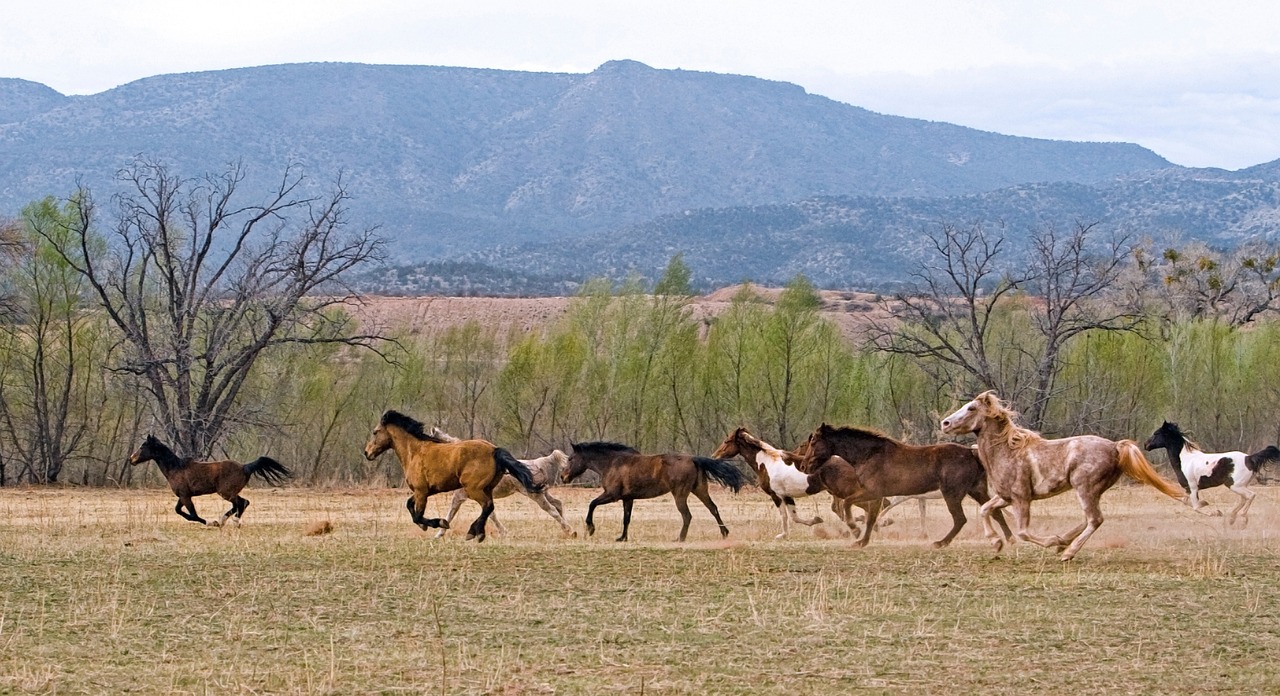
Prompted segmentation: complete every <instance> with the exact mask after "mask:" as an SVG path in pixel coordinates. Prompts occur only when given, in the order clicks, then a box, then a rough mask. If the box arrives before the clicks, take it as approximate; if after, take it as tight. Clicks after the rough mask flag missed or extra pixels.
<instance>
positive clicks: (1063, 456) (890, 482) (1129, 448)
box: [129, 391, 1280, 561]
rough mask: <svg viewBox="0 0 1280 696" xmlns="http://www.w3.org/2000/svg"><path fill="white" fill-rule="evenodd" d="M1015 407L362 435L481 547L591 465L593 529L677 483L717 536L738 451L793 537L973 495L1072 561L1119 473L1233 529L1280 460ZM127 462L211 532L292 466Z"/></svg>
mask: <svg viewBox="0 0 1280 696" xmlns="http://www.w3.org/2000/svg"><path fill="white" fill-rule="evenodd" d="M1016 417H1017V413H1016V412H1014V411H1013V410H1011V409H1010V408H1009V406H1008V405H1007V404H1005V403H1004V402H1002V401H1001V400H1000V398H999V397H998V396H996V394H995V393H994V392H991V391H987V392H984V393H982V394H979V395H978V396H977V397H975V398H974V399H973V400H972V401H969V402H968V403H966V404H964V405H963V406H961V407H960V408H959V409H957V410H956V411H955V412H954V413H952V414H950V415H948V416H946V417H945V418H943V419H942V421H941V429H942V432H943V433H945V434H948V435H964V434H970V433H971V434H973V435H974V436H975V438H976V443H975V444H974V445H972V446H966V445H961V444H956V443H949V442H948V443H938V444H932V445H910V444H906V443H903V442H899V441H898V440H895V439H894V438H892V437H889V436H887V435H884V434H883V433H879V432H876V431H874V430H869V429H864V428H855V427H834V426H831V425H827V424H825V423H824V424H822V425H821V426H819V427H818V428H817V429H816V430H814V431H813V433H812V434H811V435H810V436H809V438H808V439H807V440H806V441H805V442H803V443H801V444H800V446H799V447H797V448H796V449H795V450H790V451H788V450H783V449H779V448H777V447H774V446H773V445H770V444H769V443H767V442H765V441H763V440H761V439H760V438H758V437H756V436H754V435H752V434H751V433H750V432H748V431H747V429H745V428H738V429H736V430H734V431H733V432H732V433H730V434H729V435H728V436H727V437H726V438H725V440H724V442H722V443H721V444H720V446H719V447H717V448H716V450H715V451H714V452H713V453H712V454H711V456H709V457H702V456H695V455H688V454H672V453H667V454H644V453H641V452H638V451H636V450H635V449H633V448H631V447H628V446H626V445H622V444H618V443H614V442H582V443H573V444H571V448H570V449H571V453H570V454H567V455H566V454H565V453H564V452H562V451H560V450H555V451H553V452H552V453H551V454H548V455H546V456H544V457H540V458H538V459H532V460H519V459H516V458H515V457H514V456H513V455H512V454H511V453H510V452H508V451H507V450H505V449H503V448H501V447H497V446H495V445H493V444H492V443H490V442H488V441H486V440H459V439H458V438H455V437H452V436H450V435H448V434H447V433H444V432H442V431H440V430H439V429H438V428H431V429H427V427H426V426H425V425H424V424H423V423H422V422H420V421H417V420H415V419H413V418H411V417H409V416H406V415H404V414H402V413H399V412H397V411H387V412H386V413H384V414H382V417H381V418H380V419H379V421H378V424H377V426H376V427H375V428H374V430H373V434H372V435H371V436H370V437H369V441H368V442H367V443H366V444H365V447H364V455H365V457H366V458H367V459H369V460H374V459H376V458H377V457H378V456H379V455H381V454H382V453H384V452H386V451H387V450H393V451H394V452H395V453H396V456H397V457H398V458H399V460H400V464H401V465H402V467H403V469H404V478H405V482H406V483H407V484H408V486H409V490H410V496H409V498H408V500H407V501H406V502H405V506H406V507H407V508H408V511H409V515H410V518H411V519H412V521H413V523H414V524H416V525H417V526H418V527H420V528H421V529H423V530H431V529H435V530H437V531H436V536H437V537H439V536H441V535H443V534H444V533H445V531H446V530H448V529H449V526H450V523H451V522H452V521H453V518H454V515H456V514H457V512H458V509H459V508H460V507H461V505H462V504H463V503H464V502H465V501H466V500H468V499H470V500H474V501H475V502H477V503H478V504H479V505H480V508H481V510H480V516H479V517H477V518H476V520H475V521H474V522H473V523H472V524H471V526H470V528H469V529H468V532H467V539H476V540H477V541H483V540H484V538H485V528H486V525H487V523H488V522H489V521H492V522H493V523H494V525H495V527H497V528H498V529H499V530H500V531H501V530H502V529H503V528H502V525H501V524H500V523H499V522H498V519H497V517H496V516H495V515H494V500H495V499H498V498H502V497H505V496H508V495H511V494H514V493H517V492H519V493H523V494H524V495H526V496H528V497H529V498H530V499H532V500H533V501H534V502H535V503H536V504H537V505H538V506H539V507H541V508H542V509H543V510H545V511H546V512H547V514H548V515H550V516H551V517H552V518H553V519H555V520H556V522H557V523H559V525H560V527H561V529H562V530H563V532H564V534H565V535H566V536H577V533H576V532H575V531H574V530H573V528H572V527H571V526H570V525H569V523H568V522H567V521H566V520H565V518H564V506H563V504H562V503H561V502H560V501H559V500H557V499H556V498H554V497H553V496H552V495H551V494H550V493H548V491H547V488H548V487H549V486H550V485H551V484H553V483H555V482H556V481H557V479H558V480H559V482H561V483H565V484H567V483H570V482H572V481H573V480H574V479H576V478H578V477H579V476H582V475H583V474H584V473H585V472H586V471H587V470H591V471H594V472H596V474H597V475H599V478H600V485H601V488H602V489H603V491H602V492H601V493H600V495H598V496H596V497H595V498H594V499H593V500H592V501H591V502H590V504H589V505H588V507H587V515H586V529H587V534H589V535H590V534H594V533H595V523H594V521H593V516H594V513H595V510H596V508H597V507H598V506H600V505H605V504H609V503H614V502H619V501H620V502H621V503H622V533H621V535H620V536H619V537H618V539H617V540H618V541H626V539H627V530H628V527H629V526H630V524H631V510H632V505H633V503H634V501H636V500H638V499H645V498H655V497H659V496H663V495H666V494H668V493H669V494H671V496H672V497H673V498H674V499H675V504H676V508H677V509H678V510H679V512H680V516H681V518H682V520H683V523H682V525H681V527H680V535H679V540H680V541H684V540H685V538H686V536H687V534H688V532H689V524H690V522H691V520H692V518H693V516H692V514H691V513H690V511H689V503H688V499H689V496H690V495H693V496H694V497H696V498H697V499H698V500H699V501H700V502H701V503H702V504H703V505H704V506H706V508H707V510H708V511H709V512H710V513H711V516H712V517H714V518H715V520H716V524H717V525H719V528H720V534H721V536H727V535H728V534H729V528H728V527H727V526H725V523H724V520H722V519H721V517H720V511H719V509H718V508H717V507H716V504H715V501H713V500H712V499H711V493H710V484H711V483H713V482H714V483H718V484H720V485H723V486H726V487H728V488H730V489H732V490H733V491H735V492H737V491H738V490H740V489H741V488H742V487H743V486H744V485H746V484H747V482H748V480H747V476H746V475H745V473H744V472H743V471H742V470H741V469H739V468H738V467H736V466H735V465H733V464H732V463H731V462H730V459H731V458H733V457H741V458H742V459H743V460H744V461H745V462H746V463H747V464H748V465H749V466H750V467H751V469H752V470H754V472H755V474H756V480H757V483H758V485H759V486H760V488H761V489H762V490H764V492H765V493H766V494H768V495H769V497H770V498H771V499H772V500H773V503H774V505H775V506H777V508H778V511H779V514H780V515H781V518H782V532H781V533H780V534H779V535H778V537H784V536H786V535H787V534H788V532H789V529H790V524H791V523H792V522H795V523H798V524H805V525H814V524H818V523H820V522H821V521H822V520H821V518H819V517H816V516H815V517H813V518H811V519H803V518H800V517H799V516H798V515H797V514H796V509H795V501H796V499H797V498H803V497H806V496H812V495H814V494H816V493H819V492H823V491H825V492H828V493H830V494H831V496H832V500H833V502H832V511H833V512H834V513H835V514H836V515H837V516H838V517H839V518H840V519H841V520H842V521H843V522H844V523H845V524H846V525H847V526H848V527H849V528H850V529H851V530H852V531H853V533H854V534H855V535H857V539H856V541H855V542H854V543H855V545H857V546H863V545H865V544H866V543H867V542H868V541H869V540H870V537H871V532H872V529H874V528H875V527H876V522H877V519H878V518H879V516H880V515H881V514H882V513H883V511H884V510H885V509H887V507H889V506H892V505H894V504H897V503H899V502H901V501H902V500H905V499H910V498H923V497H926V496H929V497H933V496H940V497H941V498H942V499H943V500H944V501H945V503H946V506H947V510H948V511H949V512H950V514H951V519H952V527H951V529H950V530H949V531H948V532H947V534H946V535H945V536H944V537H942V538H941V539H939V540H937V541H935V542H933V545H934V547H935V548H941V547H944V546H946V545H947V544H949V543H950V542H951V540H952V539H954V538H955V536H956V534H958V533H959V532H960V530H961V528H962V527H963V526H964V525H965V523H966V521H967V520H966V518H965V513H964V507H963V505H962V503H963V500H964V498H965V497H969V498H973V499H974V500H975V501H976V502H977V503H978V505H979V508H978V512H979V518H980V520H981V523H982V528H983V533H984V534H985V536H986V538H987V539H988V540H989V541H990V542H991V544H992V545H993V546H994V548H995V549H996V551H997V552H998V551H999V550H1000V549H1001V548H1002V547H1003V546H1004V544H1005V543H1008V542H1012V541H1014V540H1021V541H1027V542H1030V543H1033V544H1037V545H1039V546H1042V547H1046V548H1053V549H1056V551H1057V552H1059V553H1060V554H1061V559H1062V560H1064V561H1067V560H1070V559H1071V558H1073V557H1074V556H1075V555H1076V553H1078V552H1079V550H1080V548H1081V547H1082V546H1083V545H1084V544H1085V542H1087V541H1088V540H1089V537H1090V536H1092V535H1093V533H1094V532H1095V531H1097V529H1098V527H1099V525H1101V524H1102V521H1103V516H1102V511H1101V507H1100V501H1101V498H1102V494H1103V493H1105V492H1106V491H1107V490H1108V489H1109V488H1111V487H1112V486H1113V485H1114V484H1115V483H1116V481H1117V480H1119V478H1120V476H1121V475H1122V474H1123V475H1127V476H1129V477H1130V478H1133V479H1134V480H1136V481H1138V482H1141V483H1144V484H1147V485H1149V486H1151V487H1153V488H1155V489H1156V490H1158V491H1160V492H1161V493H1164V494H1165V495H1167V496H1169V497H1170V498H1173V499H1175V500H1178V501H1180V502H1184V503H1187V504H1189V505H1190V506H1191V508H1192V509H1193V510H1196V511H1197V512H1201V511H1202V508H1203V507H1204V502H1203V501H1202V500H1201V499H1200V497H1199V492H1200V491H1201V490H1203V489H1205V488H1210V487H1214V486H1227V487H1229V488H1230V489H1231V490H1232V491H1233V492H1235V493H1236V494H1237V495H1238V496H1240V502H1239V504H1238V505H1237V506H1236V507H1235V509H1233V510H1232V511H1231V513H1230V515H1229V517H1228V521H1229V523H1230V524H1235V522H1236V520H1237V518H1239V519H1240V520H1241V521H1242V524H1247V522H1248V512H1249V507H1250V505H1251V504H1252V502H1253V498H1254V496H1255V494H1254V493H1253V491H1251V490H1249V484H1250V483H1251V482H1252V481H1253V479H1254V476H1255V474H1256V473H1257V472H1258V470H1259V468H1260V467H1261V466H1262V465H1263V464H1265V463H1267V462H1273V461H1280V449H1277V448H1276V447H1275V446H1270V447H1267V448H1265V449H1263V450H1261V451H1259V452H1256V453H1254V454H1249V455H1246V454H1244V453H1243V452H1222V453H1206V452H1203V451H1202V450H1201V449H1200V447H1199V446H1198V445H1196V443H1194V442H1193V441H1191V440H1189V439H1187V437H1186V436H1185V434H1184V433H1183V432H1182V431H1181V430H1180V429H1179V428H1178V426H1177V425H1176V424H1173V423H1168V422H1166V423H1164V424H1163V425H1162V426H1161V427H1160V428H1158V429H1157V430H1156V431H1155V433H1153V434H1152V436H1151V438H1150V439H1149V440H1148V441H1147V443H1146V449H1147V450H1154V449H1165V450H1166V451H1167V453H1168V456H1169V460H1170V463H1171V464H1172V465H1173V470H1174V472H1175V475H1176V476H1177V479H1178V483H1179V484H1181V487H1179V486H1177V485H1174V484H1172V483H1170V482H1169V481H1166V480H1165V479H1163V478H1162V477H1161V476H1160V475H1159V474H1158V473H1156V471H1155V469H1154V468H1153V467H1152V466H1151V464H1150V463H1149V462H1148V461H1147V459H1146V457H1145V456H1144V455H1143V452H1142V449H1141V448H1139V446H1138V444H1137V443H1136V442H1135V441H1133V440H1120V441H1112V440H1108V439H1106V438H1103V437H1099V436H1096V435H1079V436H1075V437H1066V438H1060V439H1046V438H1044V437H1042V436H1041V435H1040V434H1039V433H1037V432H1035V431H1033V430H1029V429H1026V428H1023V427H1020V426H1018V425H1017V424H1016V423H1015V419H1016ZM129 461H130V463H132V464H139V463H141V462H145V461H155V462H156V463H157V465H158V466H159V467H160V471H161V472H162V473H163V474H164V476H165V478H166V479H167V480H168V482H169V485H170V487H171V488H172V489H173V492H174V493H175V494H176V495H177V496H178V504H177V506H176V507H175V508H174V510H175V512H177V513H178V514H179V515H181V516H182V517H184V518H185V519H188V520H191V521H193V522H199V523H201V524H210V525H215V526H216V525H221V524H225V523H226V522H227V521H228V520H229V519H232V518H234V520H235V521H236V523H237V524H238V523H239V522H240V518H241V517H242V515H243V514H244V511H245V508H247V507H248V505H249V501H248V500H246V499H245V498H244V497H242V496H241V495H240V491H241V490H242V489H243V488H244V486H245V485H246V484H247V483H248V481H249V479H250V478H251V477H252V476H258V477H260V478H262V479H264V480H266V481H267V482H269V483H273V484H278V483H280V482H282V481H283V480H284V479H286V478H288V477H290V476H291V473H290V472H289V470H288V469H287V468H285V467H284V466H283V465H281V464H280V463H279V462H277V461H275V460H274V459H271V458H269V457H260V458H258V459H256V460H254V461H252V462H250V463H248V464H243V465H242V464H239V463H237V462H232V461H196V460H191V459H182V458H179V457H178V456H177V455H175V454H174V453H173V451H172V450H170V449H169V448H168V447H166V446H165V445H164V444H163V443H161V442H160V441H159V440H157V439H156V438H154V437H152V436H148V437H147V438H146V440H145V441H144V442H143V443H142V446H141V447H140V448H139V449H138V451H137V452H135V453H134V454H133V455H132V456H131V457H130V459H129ZM1068 490H1073V491H1075V493H1076V496H1077V497H1078V499H1079V501H1080V507H1081V509H1082V511H1083V512H1084V521H1083V522H1082V523H1081V524H1079V525H1078V526H1076V527H1075V528H1073V529H1071V530H1068V531H1066V532H1065V533H1063V534H1059V535H1054V536H1040V535H1036V534H1032V533H1031V532H1030V531H1029V526H1030V522H1031V502H1032V501H1034V500H1040V499H1043V498H1050V497H1053V496H1056V495H1059V494H1061V493H1064V492H1066V491H1068ZM447 492H454V496H453V500H452V503H451V505H450V507H449V511H448V514H447V516H446V517H444V518H427V517H425V516H424V515H425V511H426V503H427V499H428V498H429V497H430V496H432V495H434V494H436V493H447ZM212 493H217V494H219V495H220V496H222V498H224V499H225V500H227V501H228V502H230V503H231V509H230V510H228V511H227V512H226V514H224V515H223V516H222V518H221V519H220V520H217V521H212V520H211V521H208V522H206V521H205V520H204V519H202V518H201V517H200V516H199V515H197V514H196V510H195V506H194V505H193V503H192V500H191V499H192V498H193V497H195V496H199V495H208V494H212ZM855 505H856V506H858V507H859V508H861V509H862V510H863V511H864V517H865V522H864V525H863V527H862V529H861V530H859V528H858V525H857V520H856V519H855V518H854V517H853V515H852V508H853V506H855ZM1006 507H1007V508H1008V509H1009V512H1010V514H1011V516H1012V522H1013V526H1012V529H1011V528H1010V526H1009V524H1008V523H1007V522H1006V520H1005V517H1004V514H1003V510H1004V508H1006ZM183 508H186V512H184V511H183ZM996 525H999V528H1000V529H999V530H997V529H996Z"/></svg>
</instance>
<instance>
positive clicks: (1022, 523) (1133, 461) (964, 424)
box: [942, 391, 1186, 561]
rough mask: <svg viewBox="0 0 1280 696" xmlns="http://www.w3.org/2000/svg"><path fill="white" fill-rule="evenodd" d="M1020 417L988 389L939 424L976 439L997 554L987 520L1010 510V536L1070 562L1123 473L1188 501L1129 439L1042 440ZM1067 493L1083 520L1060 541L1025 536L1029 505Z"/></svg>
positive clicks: (983, 510) (985, 513) (998, 544)
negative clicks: (989, 494) (1104, 498)
mask: <svg viewBox="0 0 1280 696" xmlns="http://www.w3.org/2000/svg"><path fill="white" fill-rule="evenodd" d="M1017 415H1018V414H1017V412H1015V411H1013V410H1012V409H1010V408H1009V407H1008V406H1006V405H1005V404H1004V403H1003V402H1001V401H1000V397H998V396H996V393H995V392H994V391H985V392H983V393H981V394H979V395H978V396H977V397H975V398H974V399H973V400H972V401H970V402H968V403H966V404H965V405H963V406H961V407H960V408H959V409H957V410H956V411H955V413H952V414H951V415H949V416H947V417H946V418H943V419H942V432H944V433H947V434H948V435H961V434H964V433H974V434H976V435H977V437H978V456H979V457H981V458H982V463H983V464H984V465H985V466H986V468H987V480H988V481H989V482H990V484H991V489H992V492H993V493H994V494H995V495H994V497H992V498H991V500H990V501H988V502H987V503H986V504H984V505H983V506H982V508H981V509H980V511H979V512H980V513H981V515H982V523H983V528H984V529H985V530H986V533H987V538H988V539H990V540H991V541H992V544H993V545H994V546H995V548H996V551H999V550H1000V548H1001V547H1002V546H1003V543H1002V542H1001V540H1000V539H999V538H998V537H997V536H996V535H995V532H994V530H993V529H992V528H991V521H990V516H991V514H992V513H993V512H995V511H998V510H999V509H1000V508H1003V507H1006V506H1009V507H1010V508H1011V510H1012V512H1013V527H1014V532H1013V534H1014V537H1015V538H1018V539H1022V540H1024V541H1029V542H1031V543H1033V544H1036V545H1039V546H1043V547H1045V548H1049V547H1054V548H1055V549H1057V550H1058V551H1060V552H1061V553H1062V556H1061V558H1062V560H1064V561H1069V560H1071V559H1072V558H1075V555H1076V553H1078V552H1079V551H1080V547H1081V546H1084V543H1085V542H1086V541H1088V540H1089V537H1090V536H1093V533H1094V532H1095V531H1097V529H1098V527H1099V526H1100V525H1101V524H1102V521H1103V517H1102V508H1101V500H1102V494H1103V493H1105V492H1106V491H1107V490H1108V489H1109V488H1111V487H1112V486H1113V485H1115V483H1116V481H1117V480H1119V478H1120V475H1121V474H1125V475H1128V476H1129V477H1130V478H1132V479H1134V480H1136V481H1138V482H1139V483H1145V484H1147V485H1149V486H1151V487H1153V488H1155V489H1156V490H1158V491H1160V492H1161V493H1164V494H1165V495H1167V496H1169V497H1170V498H1173V499H1174V500H1178V501H1185V500H1186V496H1184V495H1183V494H1182V491H1181V490H1179V489H1178V487H1177V486H1175V485H1173V484H1171V483H1169V482H1168V481H1166V480H1164V479H1163V478H1161V477H1160V475H1159V474H1157V473H1156V470H1155V469H1154V468H1152V466H1151V463H1150V462H1148V461H1147V458H1146V457H1144V456H1143V455H1142V450H1141V449H1139V448H1138V443H1136V442H1134V441H1133V440H1120V441H1118V442H1117V441H1112V440H1108V439H1106V438H1104V437H1099V436H1097V435H1077V436H1075V437H1064V438H1060V439H1056V440H1047V439H1045V438H1044V437H1042V436H1041V435H1040V433H1037V432H1035V431H1034V430H1028V429H1026V428H1022V427H1019V426H1018V425H1017V424H1015V423H1014V419H1015V418H1016V417H1017ZM1068 490H1074V491H1075V492H1076V497H1077V498H1079V500H1080V508H1081V509H1082V510H1083V511H1084V519H1085V521H1084V522H1083V523H1082V524H1080V525H1079V526H1077V527H1076V528H1074V529H1072V530H1070V531H1068V532H1067V533H1065V534H1061V535H1058V536H1050V537H1042V536H1037V535H1034V534H1032V533H1031V532H1030V531H1028V530H1027V527H1028V526H1029V525H1030V524H1031V501H1033V500H1040V499H1043V498H1052V497H1053V496H1055V495H1058V494H1060V493H1065V492H1066V491H1068Z"/></svg>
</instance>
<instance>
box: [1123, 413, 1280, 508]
mask: <svg viewBox="0 0 1280 696" xmlns="http://www.w3.org/2000/svg"><path fill="white" fill-rule="evenodd" d="M1146 448H1147V450H1148V451H1150V450H1153V449H1157V448H1163V449H1164V450H1165V453H1166V454H1168V455H1169V464H1170V465H1172V466H1173V473H1174V474H1175V475H1177V477H1178V483H1181V484H1182V488H1183V490H1185V491H1187V493H1188V496H1187V504H1189V505H1190V506H1191V509H1192V510H1195V511H1197V512H1199V511H1200V508H1202V507H1204V506H1205V505H1206V503H1205V502H1204V501H1203V500H1201V499H1200V490H1201V489H1204V488H1213V487H1214V486H1227V487H1228V488H1230V489H1231V492H1233V493H1235V494H1236V495H1238V496H1240V502H1239V503H1238V504H1237V505H1236V507H1235V509H1233V510H1232V511H1231V513H1230V514H1229V515H1228V516H1227V524H1235V523H1236V515H1240V517H1241V518H1242V519H1243V524H1241V525H1240V526H1242V527H1243V526H1246V525H1248V524H1249V507H1250V506H1252V505H1253V499H1254V497H1255V496H1256V495H1257V493H1254V492H1253V491H1251V490H1249V484H1250V483H1252V482H1253V476H1254V474H1256V473H1257V472H1258V469H1259V468H1261V467H1262V465H1263V464H1266V463H1267V462H1275V461H1280V449H1277V448H1276V446H1275V445H1271V446H1269V447H1266V448H1264V449H1262V450H1260V451H1258V452H1255V453H1253V454H1245V453H1244V452H1203V451H1201V450H1200V446H1199V445H1197V444H1196V443H1194V442H1192V441H1191V440H1188V439H1187V437H1186V435H1185V434H1184V433H1183V432H1182V430H1181V429H1180V428H1178V424H1177V423H1170V422H1169V421H1165V422H1164V425H1161V426H1160V427H1159V428H1156V431H1155V432H1154V433H1152V434H1151V437H1150V438H1149V439H1148V440H1147V445H1146ZM1217 514H1219V515H1221V514H1222V513H1221V512H1217Z"/></svg>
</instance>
